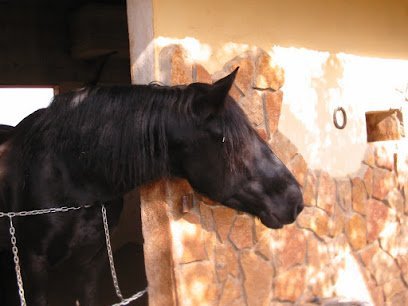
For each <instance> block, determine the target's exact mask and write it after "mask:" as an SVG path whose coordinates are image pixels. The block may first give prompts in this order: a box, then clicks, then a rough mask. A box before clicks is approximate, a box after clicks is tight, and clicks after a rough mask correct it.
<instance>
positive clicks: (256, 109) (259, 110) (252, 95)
mask: <svg viewBox="0 0 408 306" xmlns="http://www.w3.org/2000/svg"><path fill="white" fill-rule="evenodd" d="M238 104H239V105H240V106H241V107H242V109H243V110H244V112H245V114H246V115H247V116H248V119H249V122H251V124H252V126H253V127H264V126H265V117H264V111H263V102H262V95H261V94H260V93H258V92H257V91H256V90H252V89H251V90H248V91H247V92H246V93H245V96H243V97H242V98H241V99H239V101H238Z"/></svg>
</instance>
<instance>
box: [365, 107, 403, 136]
mask: <svg viewBox="0 0 408 306" xmlns="http://www.w3.org/2000/svg"><path fill="white" fill-rule="evenodd" d="M366 126H367V141H368V142H372V141H383V140H398V139H401V138H402V137H404V127H403V120H402V112H401V111H400V110H398V109H391V110H386V111H376V112H367V113H366Z"/></svg>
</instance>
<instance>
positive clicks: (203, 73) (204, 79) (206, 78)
mask: <svg viewBox="0 0 408 306" xmlns="http://www.w3.org/2000/svg"><path fill="white" fill-rule="evenodd" d="M193 76H194V78H193V80H194V82H200V83H207V84H211V83H212V79H211V74H210V73H209V72H208V71H207V70H206V69H205V68H204V67H203V66H202V65H200V64H195V65H194V67H193Z"/></svg>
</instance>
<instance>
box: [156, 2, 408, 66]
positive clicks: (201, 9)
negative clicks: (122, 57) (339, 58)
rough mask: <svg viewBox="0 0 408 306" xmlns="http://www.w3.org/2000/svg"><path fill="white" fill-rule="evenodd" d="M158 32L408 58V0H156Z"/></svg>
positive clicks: (264, 45)
mask: <svg viewBox="0 0 408 306" xmlns="http://www.w3.org/2000/svg"><path fill="white" fill-rule="evenodd" d="M153 6H154V28H155V36H156V37H159V36H163V37H172V38H184V37H186V36H189V37H194V38H197V39H198V40H199V41H200V42H201V43H204V44H209V45H210V46H211V47H213V48H218V47H220V46H222V45H224V44H225V43H226V42H229V41H230V42H234V43H244V44H249V45H256V46H259V47H262V48H264V49H266V50H269V49H270V48H271V47H272V46H274V45H279V46H283V47H303V48H308V49H313V50H321V51H331V52H336V53H337V52H346V53H353V54H359V55H368V56H380V57H392V58H405V59H408V1H407V0H391V1H387V0H284V1H282V0H280V1H277V0H257V1H255V0H205V1H203V0H200V1H197V0H153Z"/></svg>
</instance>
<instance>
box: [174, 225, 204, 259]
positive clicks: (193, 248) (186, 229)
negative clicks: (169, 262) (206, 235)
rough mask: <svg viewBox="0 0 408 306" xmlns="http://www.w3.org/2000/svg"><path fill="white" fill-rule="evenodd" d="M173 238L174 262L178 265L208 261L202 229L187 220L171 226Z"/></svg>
mask: <svg viewBox="0 0 408 306" xmlns="http://www.w3.org/2000/svg"><path fill="white" fill-rule="evenodd" d="M170 228H171V234H172V237H173V260H174V262H175V263H176V264H185V263H190V262H193V261H200V260H204V259H207V252H206V249H205V244H204V240H203V236H202V231H203V229H202V227H201V226H200V225H197V224H193V223H190V222H188V221H187V220H185V219H179V220H178V221H172V222H171V224H170Z"/></svg>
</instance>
